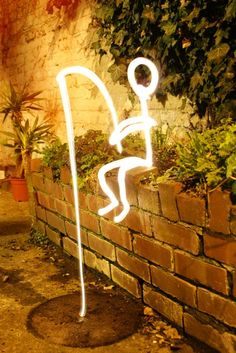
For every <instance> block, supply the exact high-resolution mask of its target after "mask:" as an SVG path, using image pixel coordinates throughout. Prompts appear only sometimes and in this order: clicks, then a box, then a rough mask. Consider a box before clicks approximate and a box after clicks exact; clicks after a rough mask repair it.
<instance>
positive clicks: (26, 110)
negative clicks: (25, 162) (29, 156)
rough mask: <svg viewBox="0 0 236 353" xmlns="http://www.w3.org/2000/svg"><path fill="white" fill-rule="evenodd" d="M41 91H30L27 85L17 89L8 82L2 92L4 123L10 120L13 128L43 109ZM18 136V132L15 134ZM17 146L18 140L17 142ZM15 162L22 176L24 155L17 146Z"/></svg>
mask: <svg viewBox="0 0 236 353" xmlns="http://www.w3.org/2000/svg"><path fill="white" fill-rule="evenodd" d="M40 94H41V91H36V92H32V93H30V92H29V90H28V88H27V86H26V85H25V86H24V87H23V89H21V90H19V91H17V90H16V89H15V88H14V86H13V85H12V83H11V82H9V83H8V84H6V85H5V86H4V88H3V90H2V92H1V93H0V114H3V123H4V122H5V121H6V120H10V121H11V123H12V128H13V130H14V128H15V127H16V129H17V128H18V126H19V124H21V123H22V122H23V121H24V120H25V116H27V114H28V115H29V114H31V115H34V114H33V113H34V112H35V111H39V110H42V106H41V105H40V101H42V100H43V99H42V98H40V97H39V95H40ZM15 136H17V134H15ZM15 146H17V141H16V143H15ZM15 152H16V153H15V162H16V172H15V174H16V177H18V178H19V177H20V176H21V174H22V172H21V166H22V155H21V153H20V151H19V153H17V148H16V149H15Z"/></svg>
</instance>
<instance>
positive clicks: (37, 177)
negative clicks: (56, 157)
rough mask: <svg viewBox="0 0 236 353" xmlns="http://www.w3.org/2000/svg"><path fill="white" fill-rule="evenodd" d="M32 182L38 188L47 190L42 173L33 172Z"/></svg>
mask: <svg viewBox="0 0 236 353" xmlns="http://www.w3.org/2000/svg"><path fill="white" fill-rule="evenodd" d="M32 184H33V187H34V188H35V189H36V190H41V191H44V190H45V185H44V178H43V175H42V174H37V173H33V174H32Z"/></svg>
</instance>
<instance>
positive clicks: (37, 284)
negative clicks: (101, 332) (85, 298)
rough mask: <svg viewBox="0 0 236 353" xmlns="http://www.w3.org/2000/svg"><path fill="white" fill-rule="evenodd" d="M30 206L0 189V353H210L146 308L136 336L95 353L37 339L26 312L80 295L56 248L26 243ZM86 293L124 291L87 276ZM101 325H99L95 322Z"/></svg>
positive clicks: (71, 265)
mask: <svg viewBox="0 0 236 353" xmlns="http://www.w3.org/2000/svg"><path fill="white" fill-rule="evenodd" d="M29 240H30V234H29V216H28V204H27V203H17V202H15V201H13V199H12V196H11V193H9V192H7V191H4V190H1V189H0V352H1V353H55V352H57V353H72V352H73V353H114V352H116V353H171V352H178V353H210V352H212V351H211V350H210V349H208V348H206V347H200V346H199V345H198V344H196V343H195V342H194V341H192V340H190V339H187V338H183V337H181V333H178V332H177V330H176V329H175V328H174V327H171V326H170V325H169V324H167V323H166V322H165V321H164V320H163V319H161V318H160V317H159V316H158V315H157V314H155V313H153V311H152V310H151V309H150V308H144V310H143V311H144V313H145V315H142V320H140V321H142V323H141V324H140V327H139V329H138V330H137V332H135V333H132V334H131V335H130V336H129V337H127V338H125V339H122V340H121V341H119V342H116V343H113V344H110V345H106V346H100V347H96V348H73V347H66V346H62V345H60V344H55V343H50V342H49V341H47V340H45V339H41V338H39V337H36V336H35V335H34V334H33V333H32V332H31V331H30V329H29V326H28V325H27V321H28V315H29V313H30V311H31V310H32V309H33V308H35V307H37V306H38V305H39V304H41V303H43V302H45V301H47V300H49V299H51V298H55V297H57V296H63V295H67V294H71V293H76V292H78V289H79V279H78V275H77V269H76V264H75V262H74V260H73V259H72V258H69V257H67V256H65V255H64V254H62V253H61V251H60V249H58V248H57V247H56V246H54V245H48V246H43V247H39V246H37V245H35V244H32V243H30V242H29ZM85 279H86V288H88V289H93V290H94V289H95V290H102V291H103V292H104V291H107V293H108V294H109V292H110V293H113V292H114V291H116V292H117V293H118V292H119V295H124V296H126V295H127V294H125V293H124V292H123V291H121V290H120V289H119V288H116V287H114V286H113V284H112V283H111V282H109V281H108V280H107V279H105V278H103V277H101V276H100V275H99V274H96V273H95V272H92V271H89V270H86V272H85ZM98 325H101V322H98Z"/></svg>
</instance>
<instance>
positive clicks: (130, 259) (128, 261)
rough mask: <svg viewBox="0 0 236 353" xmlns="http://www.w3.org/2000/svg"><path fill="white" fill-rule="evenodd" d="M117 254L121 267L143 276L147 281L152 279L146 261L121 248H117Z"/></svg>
mask: <svg viewBox="0 0 236 353" xmlns="http://www.w3.org/2000/svg"><path fill="white" fill-rule="evenodd" d="M116 256H117V262H118V264H119V265H120V266H121V267H123V268H125V269H126V270H128V271H129V272H131V273H133V274H135V275H136V276H138V277H140V278H142V279H143V280H144V281H146V282H150V281H151V280H150V270H149V265H148V264H147V263H146V262H144V261H142V260H140V259H138V258H137V257H135V256H134V255H132V254H129V253H127V252H125V251H123V250H120V249H116Z"/></svg>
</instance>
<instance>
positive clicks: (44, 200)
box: [37, 191, 50, 209]
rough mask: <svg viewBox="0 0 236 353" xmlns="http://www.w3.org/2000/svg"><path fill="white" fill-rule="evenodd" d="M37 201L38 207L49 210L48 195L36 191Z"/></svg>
mask: <svg viewBox="0 0 236 353" xmlns="http://www.w3.org/2000/svg"><path fill="white" fill-rule="evenodd" d="M37 199H38V203H39V205H41V206H43V207H45V208H48V209H50V201H49V195H47V194H45V193H44V192H41V191H37Z"/></svg>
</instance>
